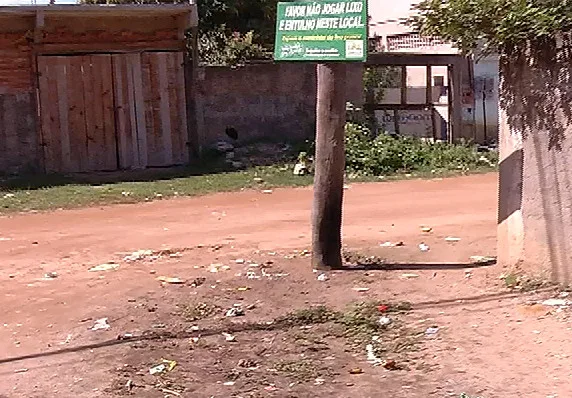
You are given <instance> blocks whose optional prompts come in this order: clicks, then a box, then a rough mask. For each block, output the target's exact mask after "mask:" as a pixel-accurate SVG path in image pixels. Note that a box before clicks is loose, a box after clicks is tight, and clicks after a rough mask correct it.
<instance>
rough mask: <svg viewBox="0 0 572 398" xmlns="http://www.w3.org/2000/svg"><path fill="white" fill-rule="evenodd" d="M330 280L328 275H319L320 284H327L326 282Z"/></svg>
mask: <svg viewBox="0 0 572 398" xmlns="http://www.w3.org/2000/svg"><path fill="white" fill-rule="evenodd" d="M328 279H329V278H328V275H326V274H320V275H318V280H319V281H320V282H325V281H327V280H328Z"/></svg>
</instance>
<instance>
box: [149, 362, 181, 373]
mask: <svg viewBox="0 0 572 398" xmlns="http://www.w3.org/2000/svg"><path fill="white" fill-rule="evenodd" d="M175 366H177V361H170V360H168V359H161V363H159V364H157V365H155V366H152V367H151V368H150V369H149V373H150V374H151V375H156V374H162V373H167V372H170V371H172V370H173V369H175Z"/></svg>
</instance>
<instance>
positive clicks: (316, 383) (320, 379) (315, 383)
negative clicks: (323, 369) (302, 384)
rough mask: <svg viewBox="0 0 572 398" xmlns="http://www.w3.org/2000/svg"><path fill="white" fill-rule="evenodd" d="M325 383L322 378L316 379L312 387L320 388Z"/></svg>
mask: <svg viewBox="0 0 572 398" xmlns="http://www.w3.org/2000/svg"><path fill="white" fill-rule="evenodd" d="M325 382H326V379H322V378H320V377H318V378H317V379H316V380H314V385H316V386H321V385H322V384H324V383H325Z"/></svg>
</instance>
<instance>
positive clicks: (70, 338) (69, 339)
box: [60, 334, 73, 345]
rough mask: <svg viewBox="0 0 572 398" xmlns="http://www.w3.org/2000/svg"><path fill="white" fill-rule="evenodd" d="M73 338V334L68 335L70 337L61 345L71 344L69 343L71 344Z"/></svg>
mask: <svg viewBox="0 0 572 398" xmlns="http://www.w3.org/2000/svg"><path fill="white" fill-rule="evenodd" d="M72 338H73V334H68V335H67V336H66V339H65V340H64V341H62V342H61V343H60V344H61V345H64V344H69V343H70V342H71V340H72Z"/></svg>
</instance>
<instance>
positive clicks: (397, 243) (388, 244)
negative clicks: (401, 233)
mask: <svg viewBox="0 0 572 398" xmlns="http://www.w3.org/2000/svg"><path fill="white" fill-rule="evenodd" d="M379 246H380V247H403V246H405V243H403V242H384V243H381V244H380V245H379Z"/></svg>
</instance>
